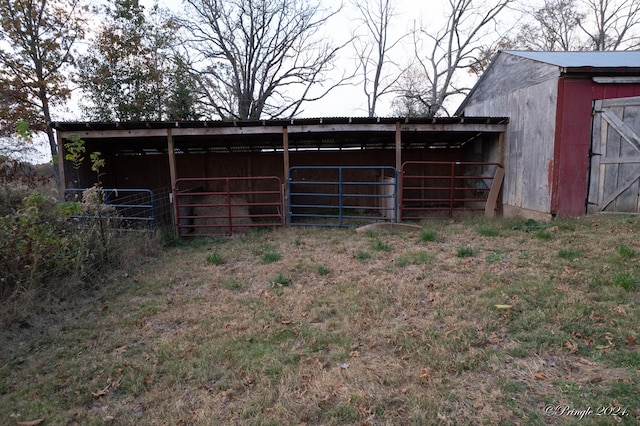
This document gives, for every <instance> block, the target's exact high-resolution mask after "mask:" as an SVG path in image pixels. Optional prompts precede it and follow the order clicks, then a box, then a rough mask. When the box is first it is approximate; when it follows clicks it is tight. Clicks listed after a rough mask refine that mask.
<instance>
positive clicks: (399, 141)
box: [394, 121, 402, 222]
mask: <svg viewBox="0 0 640 426" xmlns="http://www.w3.org/2000/svg"><path fill="white" fill-rule="evenodd" d="M395 142H396V173H397V176H396V188H397V189H396V214H395V217H394V222H401V221H402V217H400V215H401V212H402V208H401V207H402V126H401V125H400V122H399V121H398V122H396V141H395Z"/></svg>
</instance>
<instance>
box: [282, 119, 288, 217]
mask: <svg viewBox="0 0 640 426" xmlns="http://www.w3.org/2000/svg"><path fill="white" fill-rule="evenodd" d="M282 160H283V164H284V174H283V175H282V176H284V181H283V182H282V183H283V188H282V194H283V197H282V201H283V206H282V209H283V210H282V214H283V215H284V224H285V225H288V223H287V218H288V216H289V215H288V214H287V212H288V211H289V129H288V128H287V126H284V127H282Z"/></svg>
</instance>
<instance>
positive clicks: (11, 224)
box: [0, 183, 150, 314]
mask: <svg viewBox="0 0 640 426" xmlns="http://www.w3.org/2000/svg"><path fill="white" fill-rule="evenodd" d="M8 187H10V188H8ZM17 194H21V195H22V194H26V195H24V196H23V197H22V198H21V199H20V201H18V202H16V199H17ZM1 195H2V196H3V197H2V198H1V199H0V204H2V205H5V206H7V205H10V206H11V209H10V210H11V213H8V214H4V215H2V216H0V303H3V304H5V305H11V306H14V307H17V306H20V309H21V310H23V311H24V312H28V310H29V306H28V304H26V302H25V303H22V302H24V301H25V300H27V299H28V300H30V301H33V302H34V303H35V302H37V300H38V298H42V299H44V297H45V296H46V297H54V298H55V297H66V296H67V295H68V294H69V293H73V292H74V291H75V288H77V287H78V286H84V285H86V284H87V283H89V282H90V279H91V278H94V277H95V276H96V275H97V274H99V273H101V272H102V271H103V270H104V267H105V266H107V265H116V264H117V265H118V266H120V265H121V262H122V261H123V260H127V261H131V260H133V259H135V258H136V257H138V258H139V256H140V255H144V253H145V250H144V249H142V247H135V248H132V244H133V242H134V240H135V241H136V244H137V241H138V240H139V235H130V236H123V235H119V234H117V233H116V232H115V231H112V230H111V229H110V228H109V226H108V225H109V222H108V220H103V219H93V218H84V219H82V220H79V219H75V218H74V217H73V216H72V215H74V214H77V213H79V212H81V213H83V214H84V215H85V216H90V215H89V214H88V210H89V209H91V208H93V209H94V210H93V211H91V213H92V214H95V211H96V210H95V208H97V207H91V206H90V205H89V204H81V203H64V204H61V205H56V203H55V200H54V199H52V198H50V197H46V196H44V195H43V194H42V193H41V192H38V191H36V190H33V189H30V190H28V189H25V188H24V186H21V185H16V184H15V183H14V184H11V185H7V186H6V187H4V188H3V191H2V193H1ZM6 195H8V196H6ZM149 235H150V234H147V235H145V236H144V237H143V239H144V240H149ZM145 244H146V242H145ZM25 298H26V299H25ZM18 301H22V302H20V303H18ZM9 302H11V303H9ZM30 303H31V302H30ZM15 309H17V308H15ZM5 313H7V312H6V309H5ZM16 313H17V311H16ZM9 314H10V313H9Z"/></svg>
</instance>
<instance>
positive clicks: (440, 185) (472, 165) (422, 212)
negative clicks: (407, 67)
mask: <svg viewBox="0 0 640 426" xmlns="http://www.w3.org/2000/svg"><path fill="white" fill-rule="evenodd" d="M501 168H502V166H501V165H500V164H499V163H486V162H461V161H453V162H450V161H406V162H404V163H403V164H402V173H401V177H402V178H401V179H402V180H401V184H400V187H401V190H400V202H399V206H400V208H399V209H400V220H411V219H426V218H429V217H432V216H433V215H434V214H437V213H438V212H440V213H446V214H447V216H449V217H452V216H453V213H454V211H480V210H483V211H484V210H486V205H487V200H488V199H489V194H490V192H491V189H492V187H493V185H494V182H495V184H496V185H500V184H501V183H502V180H501V179H499V180H497V181H496V179H495V176H496V172H497V171H498V169H501ZM498 205H499V204H498Z"/></svg>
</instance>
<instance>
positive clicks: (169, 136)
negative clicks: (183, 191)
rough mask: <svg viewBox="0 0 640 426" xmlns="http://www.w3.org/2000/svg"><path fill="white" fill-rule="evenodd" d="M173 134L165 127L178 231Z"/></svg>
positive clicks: (174, 212) (174, 218)
mask: <svg viewBox="0 0 640 426" xmlns="http://www.w3.org/2000/svg"><path fill="white" fill-rule="evenodd" d="M173 151H174V144H173V134H172V133H171V129H167V154H169V178H170V180H171V195H172V197H173V225H174V227H175V229H176V233H177V232H178V207H177V206H178V204H177V202H176V200H177V198H176V156H175V155H174V152H173Z"/></svg>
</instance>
